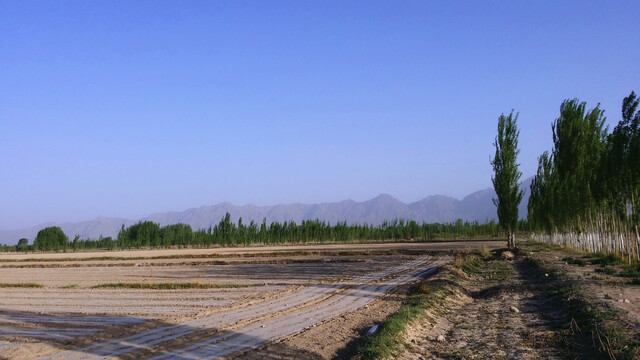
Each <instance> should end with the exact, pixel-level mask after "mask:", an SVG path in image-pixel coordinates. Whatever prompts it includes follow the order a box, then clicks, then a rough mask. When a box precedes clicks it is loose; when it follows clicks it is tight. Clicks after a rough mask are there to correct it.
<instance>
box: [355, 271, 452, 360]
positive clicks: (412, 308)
mask: <svg viewBox="0 0 640 360" xmlns="http://www.w3.org/2000/svg"><path fill="white" fill-rule="evenodd" d="M447 293H448V292H447V290H445V289H443V288H442V287H441V286H439V285H438V284H434V283H433V282H423V283H422V284H420V285H419V286H418V287H417V289H416V292H415V293H414V294H413V295H411V297H410V298H409V303H408V304H407V305H406V306H405V307H403V308H402V309H400V311H398V312H397V313H395V314H394V315H392V316H390V317H389V318H387V319H386V320H385V321H383V322H382V323H381V324H380V325H379V326H378V331H377V332H376V333H374V334H373V335H371V336H368V337H367V338H366V339H365V343H364V345H362V346H361V347H360V348H359V349H358V354H359V355H360V359H362V360H369V359H386V358H391V357H393V356H394V355H396V354H398V353H399V352H400V351H401V349H402V346H404V339H403V338H402V333H403V332H404V331H405V329H406V326H407V324H408V323H409V322H410V321H411V320H412V319H414V318H416V317H418V316H420V315H422V314H424V312H425V311H426V310H427V309H432V308H437V307H438V306H439V304H440V303H441V302H442V298H443V296H445V294H447Z"/></svg>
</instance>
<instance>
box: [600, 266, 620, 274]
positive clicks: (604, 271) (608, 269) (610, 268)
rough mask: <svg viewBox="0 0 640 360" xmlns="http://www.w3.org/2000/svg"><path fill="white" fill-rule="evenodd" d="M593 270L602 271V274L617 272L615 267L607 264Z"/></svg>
mask: <svg viewBox="0 0 640 360" xmlns="http://www.w3.org/2000/svg"><path fill="white" fill-rule="evenodd" d="M595 271H596V272H597V273H603V274H607V275H613V274H615V273H617V272H618V270H616V269H614V268H612V267H609V266H605V267H599V268H596V270H595Z"/></svg>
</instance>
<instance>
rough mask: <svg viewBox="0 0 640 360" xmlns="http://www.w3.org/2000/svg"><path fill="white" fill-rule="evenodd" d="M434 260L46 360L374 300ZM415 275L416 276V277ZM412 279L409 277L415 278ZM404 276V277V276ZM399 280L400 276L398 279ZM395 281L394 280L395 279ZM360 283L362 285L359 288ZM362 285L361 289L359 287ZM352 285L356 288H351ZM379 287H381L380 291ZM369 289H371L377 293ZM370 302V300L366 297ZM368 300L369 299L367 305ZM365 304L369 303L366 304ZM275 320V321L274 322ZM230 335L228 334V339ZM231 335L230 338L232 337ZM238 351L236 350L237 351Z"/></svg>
mask: <svg viewBox="0 0 640 360" xmlns="http://www.w3.org/2000/svg"><path fill="white" fill-rule="evenodd" d="M431 259H432V258H431V257H422V258H419V259H417V260H414V261H411V262H408V263H405V264H402V265H399V266H396V267H391V268H387V269H383V270H380V271H376V272H373V273H370V274H366V275H364V276H360V277H357V278H354V279H351V280H349V281H345V282H343V283H341V284H337V285H327V286H310V287H305V288H303V289H302V290H300V291H297V292H294V293H291V294H287V295H284V296H282V297H280V298H277V299H274V300H268V301H265V302H261V303H257V304H252V305H249V306H247V307H245V308H241V309H235V310H229V311H224V312H221V313H217V314H214V315H212V316H208V317H204V318H200V319H194V320H191V321H187V322H184V323H181V324H177V325H172V326H166V327H160V328H155V329H151V330H147V331H144V332H141V333H138V334H135V335H131V336H128V337H124V338H120V339H115V340H111V341H107V342H102V343H98V344H94V345H91V346H88V347H85V348H82V349H78V350H71V351H65V352H62V353H59V354H54V355H51V356H48V357H45V358H43V359H90V358H103V357H109V356H118V355H121V354H124V353H128V352H131V351H135V350H140V349H144V350H150V349H151V348H152V347H153V346H155V345H158V344H161V343H165V342H168V341H171V340H174V339H178V338H181V337H184V336H188V335H193V334H194V333H196V332H199V331H202V330H207V329H222V328H224V327H225V326H227V327H228V326H230V325H234V324H239V323H247V322H251V321H253V322H256V321H257V320H259V319H260V318H261V317H264V316H267V315H270V314H278V313H282V314H287V312H291V311H299V310H300V309H299V307H302V306H307V307H308V306H310V305H313V304H316V303H318V302H319V303H320V305H319V307H318V309H325V308H326V307H327V304H325V303H324V302H323V301H327V299H331V298H332V297H335V294H336V293H340V292H344V293H345V294H348V295H344V296H342V297H340V298H341V299H342V298H346V297H349V296H350V297H353V298H359V297H362V296H364V293H361V294H358V291H360V292H362V291H365V292H366V291H367V290H368V291H369V293H368V294H367V295H368V296H370V297H371V298H373V297H377V296H379V294H380V293H379V292H378V293H376V292H375V291H380V289H383V288H384V289H388V287H391V286H395V285H392V284H389V285H388V287H387V288H385V287H384V286H385V285H372V283H375V282H377V281H380V280H382V279H385V278H387V277H389V276H392V275H397V274H401V273H404V272H407V271H409V270H411V269H414V268H416V267H419V266H421V265H424V264H425V263H427V262H428V261H430V260H431ZM421 271H422V270H413V271H412V272H411V274H412V276H414V275H415V274H417V273H419V272H421ZM414 273H415V274H414ZM412 276H409V278H412ZM401 277H402V276H401ZM396 278H397V277H396ZM396 278H394V279H396ZM359 284H360V285H359ZM357 285H359V286H357ZM353 286H357V287H356V288H355V289H352V287H353ZM376 286H382V288H380V289H378V288H377V287H376ZM368 287H372V288H371V289H373V291H374V292H372V290H371V289H369V288H368ZM366 299H370V298H366ZM368 301H369V300H367V302H368ZM335 302H336V301H335V300H329V304H334V303H335ZM365 303H366V302H365ZM360 306H361V305H360ZM317 311H318V310H315V311H310V312H308V313H315V312H317ZM295 314H296V313H293V314H288V315H284V316H295ZM272 321H276V319H273V320H272ZM245 326H246V327H251V326H261V325H259V324H258V325H250V324H249V325H245ZM226 336H227V335H225V337H226ZM229 336H231V335H229ZM205 345H206V344H205ZM234 351H235V350H234Z"/></svg>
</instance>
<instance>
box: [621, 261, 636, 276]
mask: <svg viewBox="0 0 640 360" xmlns="http://www.w3.org/2000/svg"><path fill="white" fill-rule="evenodd" d="M620 276H622V277H630V278H640V264H637V265H635V266H629V267H625V268H624V269H622V271H620Z"/></svg>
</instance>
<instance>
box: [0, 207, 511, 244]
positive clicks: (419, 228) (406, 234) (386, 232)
mask: <svg viewBox="0 0 640 360" xmlns="http://www.w3.org/2000/svg"><path fill="white" fill-rule="evenodd" d="M498 231H499V229H498V225H497V224H496V223H495V222H494V221H489V222H486V223H484V224H480V223H478V222H463V221H462V220H458V221H456V222H453V223H444V224H442V223H418V222H416V221H413V220H403V219H397V220H393V221H391V222H384V223H382V224H380V225H377V226H374V225H367V224H365V225H348V224H347V223H346V222H338V223H337V224H335V225H331V224H329V223H327V222H325V221H320V220H306V221H303V222H301V223H300V224H297V223H296V222H294V221H285V222H283V223H279V222H272V223H269V224H267V221H266V219H263V221H262V223H260V224H257V223H255V222H254V221H251V222H250V223H249V224H245V223H244V222H243V220H242V218H240V219H238V222H237V223H235V222H232V221H231V216H230V214H229V213H227V214H226V215H225V216H224V218H222V219H221V220H220V222H219V223H218V224H217V225H215V226H212V227H210V228H208V229H202V230H197V231H193V230H192V229H191V226H189V225H186V224H174V225H167V226H160V225H158V224H157V223H154V222H151V221H145V222H139V223H137V224H135V225H132V226H129V227H126V228H125V227H124V225H123V226H122V229H121V230H120V232H119V233H118V236H117V238H116V239H112V238H110V237H106V238H102V237H101V238H100V239H98V240H91V239H80V238H79V236H76V237H75V239H74V240H73V241H69V240H68V238H67V236H66V235H65V234H64V232H63V231H62V230H61V229H60V228H59V227H49V228H46V229H43V230H41V231H40V232H39V233H38V236H37V237H36V239H35V240H34V243H33V246H32V247H27V248H31V249H34V250H47V251H50V250H53V251H59V250H86V249H129V248H162V247H192V246H196V247H206V246H238V245H250V244H285V243H317V242H321V243H324V242H346V241H360V240H402V239H404V240H407V239H410V240H414V241H429V240H449V239H456V240H463V239H476V238H492V237H497V236H498ZM27 248H24V247H23V248H22V250H26V249H27ZM13 249H15V248H13ZM3 250H5V251H7V250H11V248H9V247H4V248H3Z"/></svg>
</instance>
